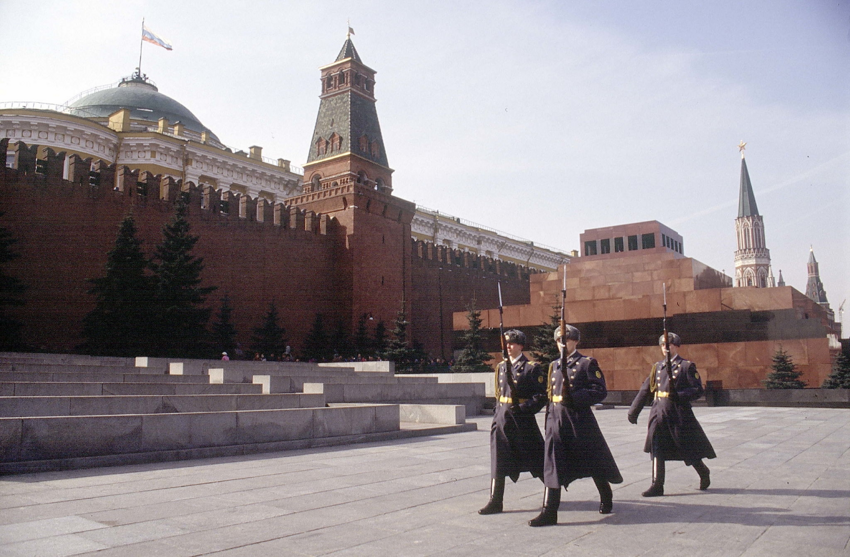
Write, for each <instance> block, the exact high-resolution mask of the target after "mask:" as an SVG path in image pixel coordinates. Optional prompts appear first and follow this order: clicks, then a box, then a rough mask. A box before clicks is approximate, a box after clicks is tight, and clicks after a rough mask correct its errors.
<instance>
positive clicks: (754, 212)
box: [735, 140, 775, 288]
mask: <svg viewBox="0 0 850 557" xmlns="http://www.w3.org/2000/svg"><path fill="white" fill-rule="evenodd" d="M746 145H747V144H746V143H744V141H743V140H741V143H740V144H738V150H739V151H740V152H741V183H740V188H739V191H738V218H736V219H735V232H736V234H737V242H738V249H737V250H735V286H757V287H761V288H765V287H768V286H774V284H775V283H774V278H773V271H772V269H771V267H770V251H769V250H768V249H767V245H766V242H765V238H764V222H763V220H762V217H761V215H759V210H758V206H757V205H756V196H755V193H753V185H752V183H751V181H750V172H749V170H748V169H747V160H746V159H745V158H744V149H745V148H746Z"/></svg>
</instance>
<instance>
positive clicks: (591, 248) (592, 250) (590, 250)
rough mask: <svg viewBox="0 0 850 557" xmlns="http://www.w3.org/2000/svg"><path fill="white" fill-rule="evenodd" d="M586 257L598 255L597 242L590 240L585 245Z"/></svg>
mask: <svg viewBox="0 0 850 557" xmlns="http://www.w3.org/2000/svg"><path fill="white" fill-rule="evenodd" d="M584 255H586V256H587V255H596V240H588V241H587V242H585V243H584Z"/></svg>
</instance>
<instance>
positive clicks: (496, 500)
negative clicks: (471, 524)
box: [478, 478, 505, 514]
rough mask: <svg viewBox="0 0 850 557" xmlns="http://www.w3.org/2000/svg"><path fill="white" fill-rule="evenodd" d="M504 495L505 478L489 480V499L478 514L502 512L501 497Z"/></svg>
mask: <svg viewBox="0 0 850 557" xmlns="http://www.w3.org/2000/svg"><path fill="white" fill-rule="evenodd" d="M504 496H505V478H493V479H492V480H490V501H489V502H488V503H487V504H486V505H484V508H483V509H481V510H480V511H478V514H497V513H500V512H502V499H503V498H504Z"/></svg>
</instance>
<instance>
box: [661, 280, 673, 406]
mask: <svg viewBox="0 0 850 557" xmlns="http://www.w3.org/2000/svg"><path fill="white" fill-rule="evenodd" d="M662 288H663V289H664V321H663V325H664V352H665V353H666V355H667V392H668V393H669V392H671V391H672V390H673V358H672V357H671V356H670V333H669V332H668V331H667V284H666V283H662ZM668 396H669V394H668ZM674 396H675V395H674Z"/></svg>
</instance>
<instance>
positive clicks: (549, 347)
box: [531, 305, 561, 368]
mask: <svg viewBox="0 0 850 557" xmlns="http://www.w3.org/2000/svg"><path fill="white" fill-rule="evenodd" d="M560 324H561V306H560V305H554V306H552V315H550V316H549V322H548V323H544V324H542V325H540V326H539V327H537V330H536V331H535V332H534V335H533V336H532V338H531V347H532V348H531V355H532V356H533V357H534V359H535V360H536V361H537V363H539V364H540V365H541V366H544V367H546V368H548V366H549V363H551V362H553V361H554V360H557V359H558V358H560V357H561V352H560V351H559V350H558V343H557V342H555V331H556V330H558V327H559V326H560Z"/></svg>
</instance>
